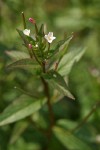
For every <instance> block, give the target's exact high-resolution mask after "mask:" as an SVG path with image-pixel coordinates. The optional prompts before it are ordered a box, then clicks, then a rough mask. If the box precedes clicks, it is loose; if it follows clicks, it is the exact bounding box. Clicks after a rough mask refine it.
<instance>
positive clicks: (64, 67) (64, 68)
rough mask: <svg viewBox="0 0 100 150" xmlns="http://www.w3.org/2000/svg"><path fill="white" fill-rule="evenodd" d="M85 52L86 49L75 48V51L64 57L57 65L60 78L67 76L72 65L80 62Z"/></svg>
mask: <svg viewBox="0 0 100 150" xmlns="http://www.w3.org/2000/svg"><path fill="white" fill-rule="evenodd" d="M85 50H86V48H77V49H76V50H71V51H69V52H68V53H67V54H66V55H64V56H63V58H62V59H61V61H60V63H59V65H58V72H59V73H60V74H61V75H62V76H67V75H68V74H69V73H70V71H71V69H72V66H73V64H74V63H75V62H78V61H79V60H80V58H81V57H82V55H83V54H84V52H85Z"/></svg>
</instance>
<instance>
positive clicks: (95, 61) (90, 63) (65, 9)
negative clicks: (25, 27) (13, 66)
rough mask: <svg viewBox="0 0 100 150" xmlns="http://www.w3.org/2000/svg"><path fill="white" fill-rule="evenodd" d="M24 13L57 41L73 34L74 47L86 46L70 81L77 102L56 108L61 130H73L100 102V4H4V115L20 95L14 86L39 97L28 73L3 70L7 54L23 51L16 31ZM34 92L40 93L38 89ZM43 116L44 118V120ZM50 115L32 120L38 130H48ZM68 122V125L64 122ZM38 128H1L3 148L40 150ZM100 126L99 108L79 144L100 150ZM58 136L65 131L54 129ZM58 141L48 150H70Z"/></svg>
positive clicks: (0, 39)
mask: <svg viewBox="0 0 100 150" xmlns="http://www.w3.org/2000/svg"><path fill="white" fill-rule="evenodd" d="M22 11H24V13H25V15H26V17H27V18H29V17H34V18H35V19H36V20H37V22H38V23H39V24H40V23H42V22H43V23H46V24H47V25H48V30H51V31H53V32H54V33H55V35H56V36H57V40H60V39H61V38H62V37H63V33H64V34H70V33H72V32H74V39H73V41H72V43H73V44H74V45H76V46H77V45H82V46H83V45H85V46H87V51H86V53H85V55H84V56H83V58H82V59H81V61H80V62H79V63H78V64H77V65H76V66H75V65H74V67H73V69H72V72H71V73H70V76H69V83H70V84H69V85H70V89H71V91H72V93H73V94H74V96H75V97H76V101H74V102H73V101H71V100H69V99H68V98H66V97H65V98H64V99H63V100H61V101H59V102H58V103H56V104H55V105H54V106H53V109H54V113H55V116H56V120H57V121H58V122H57V123H58V124H59V126H63V127H64V128H65V129H66V128H70V127H71V126H72V127H73V126H74V123H76V124H77V123H78V122H80V121H81V120H82V118H84V117H85V115H86V114H87V113H88V112H89V111H90V110H91V108H92V106H93V105H94V104H95V103H96V102H97V101H100V1H99V0H50V1H49V0H42V1H41V0H30V1H27V0H21V1H20V0H17V1H16V0H1V1H0V112H2V111H3V110H4V108H5V107H6V106H8V105H9V104H10V103H11V102H12V101H14V100H15V99H17V98H18V97H19V96H20V95H21V91H20V90H17V89H15V88H14V87H15V86H16V87H21V88H22V89H24V90H29V91H32V92H33V91H34V92H35V88H33V86H32V85H33V84H34V85H35V84H36V83H35V81H34V80H33V78H32V77H31V76H30V74H24V73H23V71H18V70H15V71H12V72H6V70H5V66H6V64H8V63H9V62H10V60H9V58H8V56H7V55H6V54H5V51H6V50H21V49H23V47H22V46H21V41H20V38H19V36H18V34H17V32H16V28H22V19H21V12H22ZM34 87H36V88H37V87H38V85H35V86H34ZM40 88H41V87H40ZM41 113H42V114H43V115H44V116H45V117H43V116H41ZM47 113H48V112H47V109H46V108H45V109H44V110H40V112H39V113H37V114H36V115H35V116H33V117H35V118H36V123H37V122H38V124H39V127H43V128H46V127H47V124H48V123H47V122H48V115H47ZM44 118H46V120H44ZM28 119H29V118H28ZM65 119H67V120H68V121H67V122H66V121H65ZM72 121H74V123H72ZM34 126H35V123H34V124H33V123H32V122H31V121H29V120H28V121H27V118H26V119H24V120H22V121H19V122H17V123H13V124H11V125H7V126H4V127H0V149H1V150H17V149H18V150H33V149H34V150H40V149H41V145H42V146H43V145H45V142H46V139H45V138H43V135H41V133H40V132H38V131H36V130H35V128H34ZM99 126H100V109H99V107H97V109H96V111H95V112H94V113H93V115H92V116H91V117H90V118H89V120H88V122H87V123H85V125H84V126H82V128H80V130H79V131H78V132H77V133H76V134H77V135H78V136H79V138H80V139H82V140H83V141H85V142H86V143H89V145H91V148H92V149H93V150H95V149H97V150H99V148H100V127H99ZM19 129H20V130H19ZM54 132H55V133H56V134H55V135H57V134H58V133H61V132H62V131H60V130H59V129H58V128H55V129H54ZM66 134H67V133H66ZM61 135H62V134H61ZM57 136H58V135H57ZM70 138H71V137H70ZM54 139H55V140H52V141H51V143H52V144H51V145H50V148H49V149H52V150H53V149H58V150H60V149H63V150H64V149H67V148H66V143H64V142H62V141H61V143H60V144H58V140H59V139H64V137H63V136H58V139H56V137H54ZM54 141H55V142H54ZM68 143H70V141H68ZM73 143H74V142H73ZM76 143H77V141H76ZM74 147H75V145H74ZM71 148H73V147H71Z"/></svg>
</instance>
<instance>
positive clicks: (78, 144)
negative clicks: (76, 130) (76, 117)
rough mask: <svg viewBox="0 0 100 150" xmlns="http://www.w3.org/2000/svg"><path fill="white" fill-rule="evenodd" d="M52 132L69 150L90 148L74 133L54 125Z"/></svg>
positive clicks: (87, 149)
mask: <svg viewBox="0 0 100 150" xmlns="http://www.w3.org/2000/svg"><path fill="white" fill-rule="evenodd" d="M53 133H54V135H55V136H56V138H57V139H58V140H59V141H60V142H61V143H62V144H63V146H65V148H67V149H69V150H91V148H90V147H89V146H88V145H87V144H86V143H85V142H83V141H82V140H80V139H79V138H77V137H76V136H75V135H74V134H72V133H70V132H68V131H66V130H65V129H62V128H60V127H54V128H53Z"/></svg>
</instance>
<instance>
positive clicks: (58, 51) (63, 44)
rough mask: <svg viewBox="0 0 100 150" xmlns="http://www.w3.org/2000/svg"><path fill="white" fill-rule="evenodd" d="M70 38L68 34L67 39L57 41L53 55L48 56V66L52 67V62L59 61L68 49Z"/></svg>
mask: <svg viewBox="0 0 100 150" xmlns="http://www.w3.org/2000/svg"><path fill="white" fill-rule="evenodd" d="M72 38H73V36H70V37H68V38H67V39H65V40H62V41H60V42H59V43H58V45H57V47H56V48H55V51H54V54H53V56H52V57H51V58H50V62H49V68H51V67H52V65H53V64H54V62H55V61H56V62H57V61H59V62H60V60H61V59H62V57H63V55H65V54H66V52H67V49H68V45H69V43H70V41H71V40H72Z"/></svg>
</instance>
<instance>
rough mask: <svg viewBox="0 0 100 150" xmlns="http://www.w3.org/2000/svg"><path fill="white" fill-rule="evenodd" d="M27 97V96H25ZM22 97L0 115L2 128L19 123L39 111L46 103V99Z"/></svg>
mask: <svg viewBox="0 0 100 150" xmlns="http://www.w3.org/2000/svg"><path fill="white" fill-rule="evenodd" d="M25 97H26V96H25ZM25 97H20V98H19V100H16V101H15V103H13V104H11V105H10V106H8V108H6V109H5V110H4V112H3V113H1V114H0V126H3V125H6V124H9V123H12V122H15V121H18V120H20V119H23V118H25V117H27V116H30V115H31V114H33V113H35V112H36V111H38V110H39V109H40V108H41V107H42V106H43V105H44V104H45V103H46V99H38V100H37V99H34V98H32V99H31V98H29V97H28V98H27V99H26V98H25Z"/></svg>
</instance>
